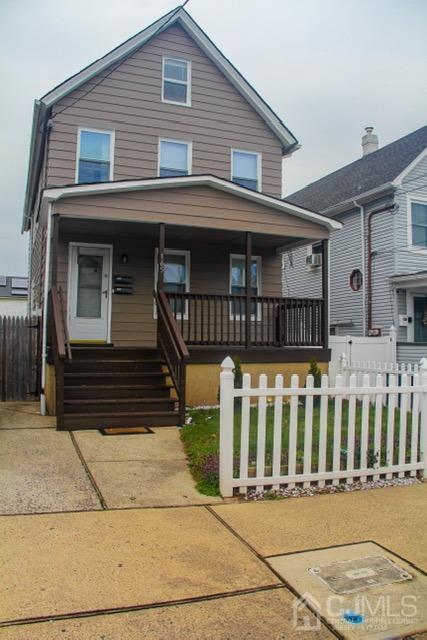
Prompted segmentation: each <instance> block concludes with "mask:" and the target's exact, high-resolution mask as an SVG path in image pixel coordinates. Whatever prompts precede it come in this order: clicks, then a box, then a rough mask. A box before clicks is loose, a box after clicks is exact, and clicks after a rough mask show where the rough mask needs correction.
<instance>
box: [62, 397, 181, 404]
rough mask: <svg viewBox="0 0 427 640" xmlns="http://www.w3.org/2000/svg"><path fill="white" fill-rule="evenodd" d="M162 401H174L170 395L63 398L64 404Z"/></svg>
mask: <svg viewBox="0 0 427 640" xmlns="http://www.w3.org/2000/svg"><path fill="white" fill-rule="evenodd" d="M149 402H152V403H155V402H158V403H162V402H175V400H174V399H173V398H170V397H165V398H162V397H160V398H159V397H154V398H108V399H106V398H72V399H70V400H64V404H144V403H149Z"/></svg>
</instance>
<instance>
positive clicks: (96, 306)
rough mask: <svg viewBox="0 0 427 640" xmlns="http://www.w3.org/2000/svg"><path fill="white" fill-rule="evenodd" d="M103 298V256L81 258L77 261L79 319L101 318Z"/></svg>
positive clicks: (82, 256) (83, 256) (77, 313)
mask: <svg viewBox="0 0 427 640" xmlns="http://www.w3.org/2000/svg"><path fill="white" fill-rule="evenodd" d="M101 296H102V256H89V255H81V256H79V257H78V259H77V311H76V315H77V317H79V318H100V317H101Z"/></svg>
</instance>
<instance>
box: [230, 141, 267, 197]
mask: <svg viewBox="0 0 427 640" xmlns="http://www.w3.org/2000/svg"><path fill="white" fill-rule="evenodd" d="M235 152H237V153H248V154H251V155H253V156H256V157H257V188H256V190H257V191H262V153H261V152H260V151H249V150H248V149H231V157H230V167H231V174H230V180H231V182H233V174H234V153H235Z"/></svg>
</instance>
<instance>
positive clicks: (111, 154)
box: [74, 127, 116, 184]
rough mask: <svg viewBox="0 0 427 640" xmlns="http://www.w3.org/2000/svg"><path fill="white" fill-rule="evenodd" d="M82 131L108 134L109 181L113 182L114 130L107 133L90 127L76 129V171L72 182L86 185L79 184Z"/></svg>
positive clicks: (104, 130)
mask: <svg viewBox="0 0 427 640" xmlns="http://www.w3.org/2000/svg"><path fill="white" fill-rule="evenodd" d="M82 131H87V132H88V133H108V135H109V136H110V175H109V180H114V147H115V143H116V132H115V131H114V129H112V130H110V131H108V130H107V129H91V128H90V127H78V128H77V149H76V171H75V176H74V181H75V183H76V184H86V183H82V182H79V162H80V144H81V134H82Z"/></svg>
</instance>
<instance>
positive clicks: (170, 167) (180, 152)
mask: <svg viewBox="0 0 427 640" xmlns="http://www.w3.org/2000/svg"><path fill="white" fill-rule="evenodd" d="M190 172H191V143H189V142H181V141H179V140H162V139H161V140H160V141H159V176H188V174H189V173H190Z"/></svg>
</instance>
